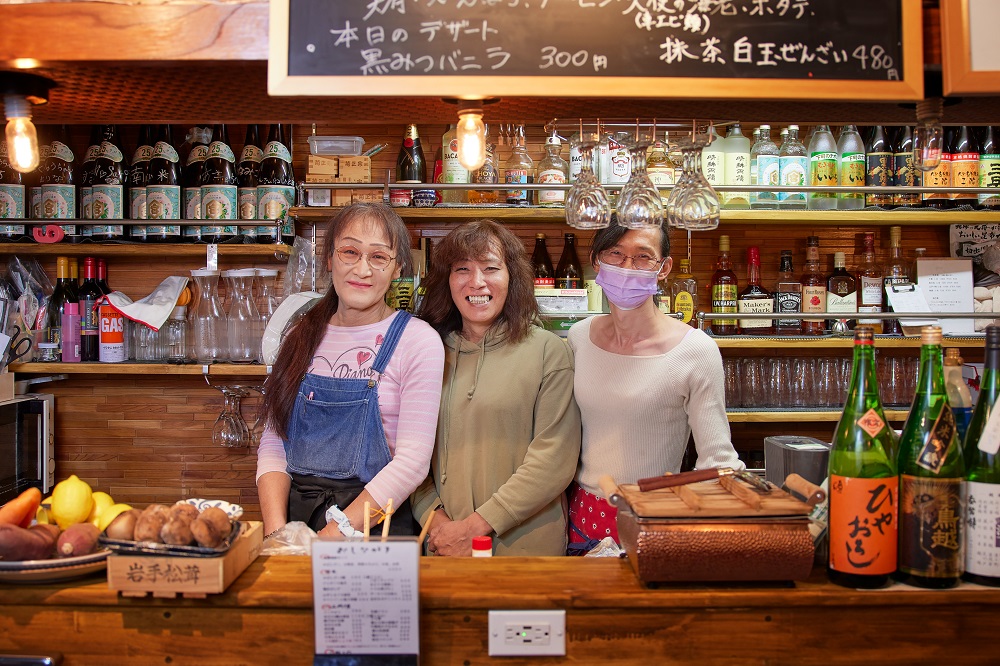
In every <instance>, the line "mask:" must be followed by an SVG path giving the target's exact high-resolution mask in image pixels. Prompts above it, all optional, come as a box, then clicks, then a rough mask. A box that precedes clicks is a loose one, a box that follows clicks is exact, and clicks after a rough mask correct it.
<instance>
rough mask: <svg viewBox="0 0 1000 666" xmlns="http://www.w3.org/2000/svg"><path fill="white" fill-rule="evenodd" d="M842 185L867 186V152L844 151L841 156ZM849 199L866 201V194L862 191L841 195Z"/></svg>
mask: <svg viewBox="0 0 1000 666" xmlns="http://www.w3.org/2000/svg"><path fill="white" fill-rule="evenodd" d="M840 185H842V186H843V187H864V186H865V154H864V153H844V154H843V155H841V156H840ZM840 196H841V198H842V199H846V200H848V201H857V200H859V199H860V200H862V201H864V198H865V195H863V194H861V193H860V192H845V193H843V194H841V195H840Z"/></svg>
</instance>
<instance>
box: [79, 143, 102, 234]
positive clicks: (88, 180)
mask: <svg viewBox="0 0 1000 666" xmlns="http://www.w3.org/2000/svg"><path fill="white" fill-rule="evenodd" d="M101 138H102V132H101V126H100V125H94V126H92V127H91V128H90V144H88V146H87V150H86V152H85V153H84V154H83V164H81V165H80V171H79V172H80V187H78V188H77V194H78V195H79V198H80V218H81V219H83V220H90V219H93V217H94V211H93V208H92V206H93V204H94V160H96V159H97V155H98V153H100V152H101Z"/></svg>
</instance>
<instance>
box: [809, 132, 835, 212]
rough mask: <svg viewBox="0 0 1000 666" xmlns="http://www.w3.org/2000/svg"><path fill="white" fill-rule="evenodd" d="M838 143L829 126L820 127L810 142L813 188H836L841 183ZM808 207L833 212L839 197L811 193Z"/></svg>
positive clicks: (823, 193) (811, 182)
mask: <svg viewBox="0 0 1000 666" xmlns="http://www.w3.org/2000/svg"><path fill="white" fill-rule="evenodd" d="M838 155H839V152H838V149H837V142H836V141H834V140H833V133H832V132H831V131H830V126H829V125H818V126H817V127H816V128H815V130H814V131H813V135H812V138H811V139H810V140H809V184H810V185H812V186H813V187H836V186H837V183H838V182H839V179H838V169H837V158H838ZM808 206H809V208H810V209H812V210H831V209H833V208H836V207H837V195H835V194H827V193H825V192H810V193H809V200H808Z"/></svg>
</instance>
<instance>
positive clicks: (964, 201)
mask: <svg viewBox="0 0 1000 666" xmlns="http://www.w3.org/2000/svg"><path fill="white" fill-rule="evenodd" d="M951 186H952V187H979V142H978V141H976V137H975V136H974V135H973V134H972V132H971V131H970V128H969V127H968V126H966V125H962V126H961V127H958V128H956V129H955V132H954V135H953V138H952V143H951ZM949 196H950V197H951V205H952V207H958V206H975V205H976V204H977V203H978V202H979V199H978V195H977V194H968V193H966V192H952V193H951V194H950V195H949Z"/></svg>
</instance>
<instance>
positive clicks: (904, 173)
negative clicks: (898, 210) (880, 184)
mask: <svg viewBox="0 0 1000 666" xmlns="http://www.w3.org/2000/svg"><path fill="white" fill-rule="evenodd" d="M894 150H895V152H893V154H892V166H893V169H894V174H893V175H894V176H895V178H896V180H895V183H894V185H895V186H896V187H917V186H918V185H920V183H921V182H922V181H921V178H920V171H919V170H918V169H917V168H916V167H914V166H913V130H912V129H911V128H910V127H909V126H903V127H901V128H900V129H899V134H898V135H897V137H896V143H895V146H894ZM892 203H893V204H894V205H896V206H903V207H906V208H911V207H913V206H919V205H920V194H919V193H913V194H910V193H903V192H901V193H899V194H893V195H892Z"/></svg>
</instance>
